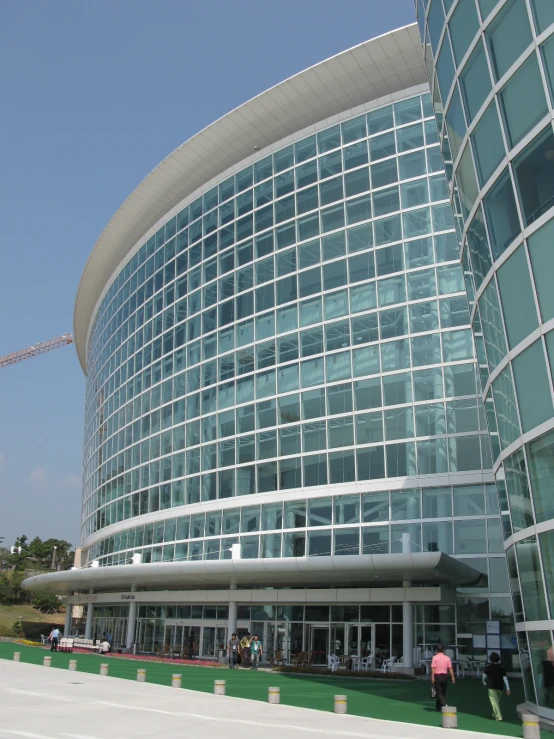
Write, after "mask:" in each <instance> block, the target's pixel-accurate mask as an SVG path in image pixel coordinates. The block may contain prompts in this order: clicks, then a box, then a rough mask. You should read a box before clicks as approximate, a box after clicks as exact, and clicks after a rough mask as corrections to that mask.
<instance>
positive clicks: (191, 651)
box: [189, 631, 194, 659]
mask: <svg viewBox="0 0 554 739" xmlns="http://www.w3.org/2000/svg"><path fill="white" fill-rule="evenodd" d="M189 659H194V631H191V632H190V634H189Z"/></svg>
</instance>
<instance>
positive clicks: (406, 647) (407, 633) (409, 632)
mask: <svg viewBox="0 0 554 739" xmlns="http://www.w3.org/2000/svg"><path fill="white" fill-rule="evenodd" d="M411 551H412V543H411V541H410V534H402V554H411ZM411 584H412V582H411V580H404V582H403V583H402V585H403V586H404V587H405V588H409V587H410V586H411ZM402 650H403V652H404V667H405V668H408V669H410V670H411V669H413V667H414V604H413V603H412V602H411V601H407V600H404V602H403V603H402Z"/></svg>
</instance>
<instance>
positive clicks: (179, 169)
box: [74, 23, 427, 374]
mask: <svg viewBox="0 0 554 739" xmlns="http://www.w3.org/2000/svg"><path fill="white" fill-rule="evenodd" d="M426 83H427V74H426V71H425V67H424V63H423V51H422V47H421V41H420V38H419V33H418V30H417V25H416V24H415V23H414V24H413V25H410V26H405V27H404V28H399V29H397V30H395V31H392V32H391V33H387V34H384V35H382V36H377V37H376V38H373V39H371V40H370V41H366V42H364V43H363V44H360V45H359V46H355V47H353V48H352V49H348V50H347V51H344V52H342V53H341V54H337V55H336V56H334V57H331V58H330V59H327V60H325V61H323V62H321V63H319V64H316V65H315V66H313V67H310V68H309V69H307V70H305V71H304V72H301V73H299V74H297V75H295V76H294V77H290V78H289V79H288V80H285V81H284V82H281V83H280V84H278V85H276V86H275V87H272V88H270V89H269V90H267V91H266V92H263V93H262V94H261V95H258V96H257V97H255V98H252V100H249V101H248V102H246V103H244V104H243V105H241V106H239V107H238V108H235V110H233V111H231V112H230V113H228V114H227V115H225V116H223V117H222V118H220V119H219V120H217V121H215V123H212V124H211V125H210V126H208V127H207V128H205V129H204V130H202V131H200V133H198V134H196V135H195V136H193V137H192V138H191V139H189V140H188V141H186V142H185V143H184V144H182V145H181V146H180V147H179V148H178V149H176V150H175V151H174V152H173V153H172V154H170V155H169V156H168V157H167V158H166V159H164V161H163V162H161V164H159V165H158V166H157V167H156V168H155V169H154V170H153V171H152V172H151V173H150V174H149V175H148V176H147V177H146V178H145V179H144V180H143V181H142V182H141V183H140V185H139V186H138V187H137V188H136V189H135V190H134V191H133V193H131V195H130V196H129V197H128V198H127V200H126V201H125V202H124V203H123V205H122V206H121V207H120V208H119V210H118V211H117V212H116V213H115V215H114V216H113V217H112V219H111V220H110V222H109V223H108V225H107V226H106V228H105V229H104V231H103V232H102V234H101V236H100V238H99V239H98V241H97V242H96V245H95V246H94V249H93V250H92V253H91V255H90V256H89V259H88V261H87V264H86V266H85V269H84V271H83V274H82V277H81V282H80V284H79V289H78V292H77V298H76V302H75V311H74V334H75V346H76V348H77V353H78V355H79V360H80V362H81V366H82V368H83V371H84V372H85V374H86V371H87V357H86V353H87V337H88V331H89V328H90V324H91V320H92V318H93V316H94V314H95V311H96V308H97V305H98V301H99V299H100V297H101V296H102V293H103V291H104V289H105V287H106V285H107V284H108V283H109V281H110V279H111V278H112V276H113V274H114V272H115V270H116V269H117V267H118V266H119V265H120V264H121V262H122V260H123V259H124V258H125V257H126V255H127V254H129V252H130V251H131V250H132V249H133V248H134V247H135V245H136V244H137V242H138V241H139V240H140V239H142V237H143V236H144V235H145V234H146V232H147V231H148V230H149V229H151V228H152V227H153V226H154V225H155V224H156V223H157V222H158V221H159V220H160V219H161V218H163V217H164V215H165V214H166V213H168V211H170V210H171V208H173V207H175V206H176V205H177V204H178V203H180V202H181V201H182V200H183V199H184V198H186V197H187V196H189V195H191V194H192V193H194V192H195V191H196V190H197V189H198V188H200V187H202V186H203V185H205V184H206V183H208V182H209V181H210V180H211V179H212V178H214V177H216V176H218V175H219V174H221V173H223V172H225V171H226V170H227V169H229V168H230V167H232V166H234V165H236V164H238V163H239V162H242V161H243V160H244V159H246V158H248V157H251V156H252V155H253V153H254V152H255V151H258V150H259V151H260V152H261V154H260V156H262V155H263V153H262V152H263V150H264V149H265V148H266V147H268V146H271V145H272V144H275V143H276V142H278V141H281V140H282V139H283V138H285V137H287V136H291V135H293V134H295V133H297V132H299V131H302V130H304V129H306V128H307V127H309V126H314V125H316V124H317V123H318V122H320V121H321V120H324V119H327V118H330V117H331V116H334V115H338V114H340V113H341V112H343V111H346V110H350V109H352V108H355V107H356V106H360V105H365V104H367V103H369V102H371V101H373V100H378V99H381V98H386V97H387V96H390V95H393V94H395V93H399V92H401V91H402V90H405V89H409V88H411V87H414V86H417V85H422V84H426ZM384 102H385V101H384Z"/></svg>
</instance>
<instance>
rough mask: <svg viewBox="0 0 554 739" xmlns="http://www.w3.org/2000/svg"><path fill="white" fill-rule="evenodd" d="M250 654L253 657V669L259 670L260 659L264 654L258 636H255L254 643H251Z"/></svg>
mask: <svg viewBox="0 0 554 739" xmlns="http://www.w3.org/2000/svg"><path fill="white" fill-rule="evenodd" d="M250 653H251V655H252V669H253V670H257V669H258V665H259V664H260V659H261V656H262V654H263V647H262V643H261V641H260V640H259V639H258V635H257V634H254V636H253V638H252V641H251V642H250Z"/></svg>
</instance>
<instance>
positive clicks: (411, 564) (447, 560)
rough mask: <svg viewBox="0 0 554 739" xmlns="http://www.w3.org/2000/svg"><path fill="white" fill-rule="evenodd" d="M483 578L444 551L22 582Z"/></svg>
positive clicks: (340, 582)
mask: <svg viewBox="0 0 554 739" xmlns="http://www.w3.org/2000/svg"><path fill="white" fill-rule="evenodd" d="M481 577H482V575H481V573H480V572H478V571H477V570H475V569H474V568H473V567H470V566H469V565H467V564H465V563H464V562H461V561H460V560H457V559H454V558H453V557H450V556H449V555H448V554H444V553H443V552H412V553H403V554H360V555H346V556H338V557H296V558H295V557H290V558H282V559H224V560H200V561H187V562H156V563H151V564H131V565H116V566H112V567H89V568H84V569H73V570H68V571H66V572H54V573H51V574H48V575H35V576H34V577H29V578H27V579H26V580H24V582H23V587H24V588H25V589H26V590H33V591H39V592H51V593H57V594H58V595H70V594H72V593H74V592H110V591H122V590H128V589H130V588H133V589H144V588H147V589H148V590H172V589H178V590H186V589H201V590H206V589H210V588H221V587H229V586H230V585H231V586H233V587H242V588H244V587H247V588H254V587H289V588H290V587H321V586H324V587H337V586H338V587H344V586H346V585H350V586H366V587H368V586H372V587H375V586H379V585H389V586H390V585H393V584H402V582H403V581H406V580H408V581H410V582H411V583H413V584H414V585H415V584H421V585H433V584H435V585H474V584H476V583H477V582H478V581H479V580H480V579H481Z"/></svg>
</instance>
